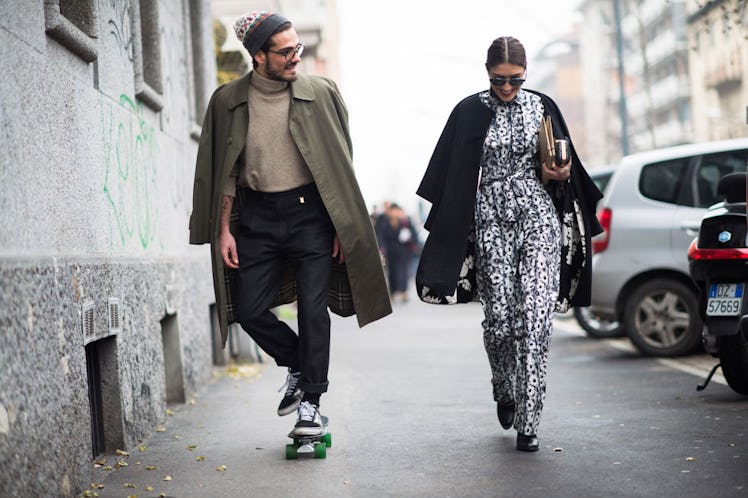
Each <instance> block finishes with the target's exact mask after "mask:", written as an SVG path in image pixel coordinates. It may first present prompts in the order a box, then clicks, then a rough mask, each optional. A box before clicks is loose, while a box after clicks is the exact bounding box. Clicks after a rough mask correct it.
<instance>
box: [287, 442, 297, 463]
mask: <svg viewBox="0 0 748 498" xmlns="http://www.w3.org/2000/svg"><path fill="white" fill-rule="evenodd" d="M297 458H299V452H298V448H297V447H296V445H295V444H287V445H286V460H296V459H297Z"/></svg>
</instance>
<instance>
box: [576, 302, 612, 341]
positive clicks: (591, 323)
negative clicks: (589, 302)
mask: <svg viewBox="0 0 748 498" xmlns="http://www.w3.org/2000/svg"><path fill="white" fill-rule="evenodd" d="M574 318H576V320H577V323H578V324H579V326H580V327H582V329H584V331H585V332H586V333H587V335H588V336H590V337H594V338H595V339H609V338H611V337H621V336H623V335H624V331H623V325H621V323H620V322H618V321H616V320H608V319H606V318H603V317H601V316H599V315H597V314H595V313H594V312H592V311H591V310H590V309H589V308H574Z"/></svg>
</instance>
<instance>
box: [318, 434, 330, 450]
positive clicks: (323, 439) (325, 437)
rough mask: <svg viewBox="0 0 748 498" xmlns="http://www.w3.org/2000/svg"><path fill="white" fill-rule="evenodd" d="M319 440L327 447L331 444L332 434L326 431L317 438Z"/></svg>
mask: <svg viewBox="0 0 748 498" xmlns="http://www.w3.org/2000/svg"><path fill="white" fill-rule="evenodd" d="M319 440H320V442H321V443H324V445H325V446H326V447H328V448H329V447H330V446H332V434H330V433H329V432H326V433H325V434H324V435H323V436H322V437H321V438H319Z"/></svg>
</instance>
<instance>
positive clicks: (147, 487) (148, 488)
mask: <svg viewBox="0 0 748 498" xmlns="http://www.w3.org/2000/svg"><path fill="white" fill-rule="evenodd" d="M145 490H146V491H153V486H151V485H150V484H149V485H148V486H146V487H145Z"/></svg>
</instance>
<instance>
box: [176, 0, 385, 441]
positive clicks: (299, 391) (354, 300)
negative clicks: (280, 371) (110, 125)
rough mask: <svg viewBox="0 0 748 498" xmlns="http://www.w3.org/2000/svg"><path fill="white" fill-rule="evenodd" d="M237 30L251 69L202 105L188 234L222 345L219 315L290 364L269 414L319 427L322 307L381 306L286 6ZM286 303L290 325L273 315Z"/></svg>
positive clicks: (325, 113) (346, 311) (321, 92)
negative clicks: (202, 259)
mask: <svg viewBox="0 0 748 498" xmlns="http://www.w3.org/2000/svg"><path fill="white" fill-rule="evenodd" d="M235 31H236V35H237V37H238V38H239V40H240V41H241V42H242V44H243V45H244V47H245V48H246V49H247V50H248V52H249V55H250V57H251V59H252V67H253V69H252V71H250V72H249V73H247V74H246V75H244V76H242V77H240V78H238V79H236V80H234V81H231V82H229V83H226V84H224V85H222V86H220V87H219V88H218V89H216V91H215V92H214V93H213V96H212V98H211V100H210V103H209V105H208V109H207V111H206V115H205V120H204V122H203V128H202V135H201V138H200V146H199V149H198V156H197V165H196V168H195V184H194V194H193V212H192V216H191V219H190V243H193V244H203V243H208V242H209V243H210V244H211V248H212V257H213V281H214V287H215V292H216V301H217V308H218V310H219V323H220V327H221V332H222V336H223V341H224V345H225V343H226V338H227V330H228V324H230V323H232V322H238V323H240V324H241V326H242V328H243V329H244V330H245V331H246V332H247V333H248V334H249V335H250V336H251V337H252V338H253V339H254V341H255V342H256V343H257V344H258V345H259V346H260V348H262V349H263V350H264V351H265V352H266V353H267V354H268V355H270V356H271V357H272V358H274V359H275V361H276V363H277V364H278V365H279V366H283V367H286V368H288V376H287V382H286V390H285V393H284V396H283V399H282V400H281V402H280V405H279V406H278V414H279V415H287V414H289V413H291V412H293V411H296V412H297V414H298V417H297V422H296V425H295V427H294V434H296V435H299V436H316V435H321V434H323V433H324V431H325V429H324V424H323V423H322V419H321V416H320V413H319V406H320V396H321V394H322V393H324V392H326V391H327V388H328V379H327V374H328V367H329V360H330V316H329V313H328V310H327V308H328V306H329V307H330V309H331V310H332V311H333V312H335V313H337V314H339V315H342V316H350V315H352V314H356V315H357V319H358V323H359V326H364V325H366V324H367V323H370V322H373V321H375V320H378V319H379V318H382V317H384V316H386V315H388V314H389V313H391V312H392V309H391V307H390V302H389V297H388V294H387V286H386V282H385V279H384V274H383V271H382V265H381V262H380V259H379V252H378V248H377V242H376V238H375V235H374V231H373V229H372V226H371V222H370V219H369V214H368V211H367V209H366V204H365V203H364V200H363V196H362V195H361V192H360V190H359V186H358V183H357V181H356V178H355V175H354V173H353V165H352V159H351V158H352V152H351V142H350V134H349V131H348V112H347V109H346V106H345V104H344V102H343V99H342V97H341V95H340V93H339V91H338V88H337V86H336V84H335V83H334V82H333V81H331V80H329V79H327V78H323V77H319V76H308V75H303V74H300V73H297V69H296V67H297V65H298V63H299V62H300V60H301V55H302V53H303V51H304V45H303V44H302V43H300V41H299V38H298V35H297V33H296V31H295V30H294V28H293V26H292V24H291V22H290V21H289V20H288V19H286V18H284V17H283V16H281V15H279V14H274V13H271V12H263V11H254V12H249V13H247V14H246V15H244V16H242V17H241V18H239V19H238V20H237V22H236V26H235ZM293 301H297V304H298V334H297V333H295V332H294V331H293V330H292V329H291V328H290V327H289V326H288V325H287V324H286V323H284V322H282V321H280V320H278V318H277V317H276V315H275V314H274V313H273V312H272V311H271V308H273V307H275V306H277V305H279V304H284V303H289V302H293Z"/></svg>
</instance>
